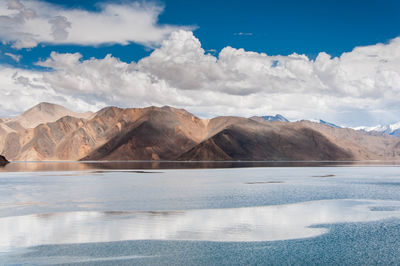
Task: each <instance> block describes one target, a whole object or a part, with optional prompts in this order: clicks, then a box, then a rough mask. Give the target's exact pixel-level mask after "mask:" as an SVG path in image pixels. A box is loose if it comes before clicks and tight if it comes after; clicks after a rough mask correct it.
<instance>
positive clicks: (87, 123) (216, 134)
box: [0, 104, 400, 160]
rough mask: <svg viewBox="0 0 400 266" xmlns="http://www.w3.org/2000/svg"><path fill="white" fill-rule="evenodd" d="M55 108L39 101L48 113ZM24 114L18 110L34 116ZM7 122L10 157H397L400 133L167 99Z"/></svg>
mask: <svg viewBox="0 0 400 266" xmlns="http://www.w3.org/2000/svg"><path fill="white" fill-rule="evenodd" d="M53 107H54V106H52V105H50V106H48V105H47V104H40V105H38V106H37V108H40V109H41V111H42V112H44V114H43V115H40V116H41V117H42V118H43V117H47V118H46V119H49V116H48V115H49V114H50V113H51V112H50V110H52V108H53ZM54 108H55V109H56V110H61V109H60V108H58V107H57V106H56V107H54ZM33 109H34V108H33ZM33 109H31V111H32V110H33ZM29 113H30V111H27V112H25V113H24V115H23V116H24V117H25V118H27V117H30V118H29V119H31V118H32V119H35V118H37V117H35V116H31V115H27V114H29ZM55 113H57V114H55ZM53 114H54V116H52V117H53V118H54V117H55V116H57V115H61V114H62V112H58V111H55V112H54V113H53ZM43 119H44V118H43ZM6 122H10V120H8V121H0V152H1V153H2V154H4V155H5V156H6V157H7V158H8V159H10V160H82V159H83V160H175V159H179V160H370V159H379V160H393V159H400V140H399V139H398V138H395V137H390V136H371V135H368V134H365V133H363V132H360V131H355V130H352V129H341V128H332V127H329V126H325V125H321V124H317V123H312V122H309V121H301V122H296V123H283V122H268V121H264V120H255V119H248V118H242V117H232V116H230V117H229V116H226V117H216V118H213V119H199V118H197V117H195V116H194V115H192V114H190V113H188V112H187V111H185V110H183V109H176V108H172V107H167V106H165V107H162V108H159V107H147V108H126V109H122V108H117V107H107V108H104V109H102V110H100V111H98V112H97V113H95V114H93V115H91V116H90V118H88V119H84V118H77V117H72V116H64V117H62V118H60V119H58V120H57V121H55V122H47V123H41V124H39V125H38V126H36V127H35V128H28V129H20V128H18V125H19V123H16V122H15V121H13V122H15V123H16V124H6ZM32 123H33V122H32ZM32 123H31V124H32Z"/></svg>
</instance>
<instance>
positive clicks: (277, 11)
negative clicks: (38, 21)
mask: <svg viewBox="0 0 400 266" xmlns="http://www.w3.org/2000/svg"><path fill="white" fill-rule="evenodd" d="M46 2H49V3H53V4H57V5H60V6H63V7H66V8H80V9H86V10H92V11H99V10H100V6H101V4H102V3H111V2H113V3H127V2H129V1H96V0H85V1H81V0H68V1H65V0H48V1H46ZM152 2H153V3H157V4H158V5H160V6H163V7H164V11H163V12H162V13H161V14H160V16H159V23H160V24H172V25H190V26H194V27H195V30H194V33H195V35H196V37H197V38H199V39H200V40H201V41H202V46H203V48H204V49H205V50H217V51H220V50H221V49H222V48H224V47H226V46H232V47H235V48H244V49H245V50H248V51H256V52H264V53H267V54H268V55H278V54H280V55H289V54H291V53H293V52H296V53H298V54H305V55H307V56H309V57H310V58H315V57H316V56H317V55H318V53H319V52H321V51H324V52H327V53H328V54H330V55H332V56H340V55H341V54H342V53H343V52H349V51H351V50H352V49H353V48H354V47H356V46H364V45H372V44H376V43H380V42H383V43H385V42H388V41H389V40H390V39H393V38H395V37H397V36H400V19H399V15H398V14H399V11H400V2H399V1H390V0H389V1H387V0H386V1H375V0H358V1H344V0H326V1H321V0H308V1H296V0H281V1H245V2H244V1H238V0H233V1H222V0H220V1H210V0H204V1H185V0H170V1H168V0H167V1H152ZM241 33H242V34H241ZM0 50H2V51H3V52H13V53H18V54H20V55H22V58H21V62H20V63H19V64H17V63H16V62H15V61H14V60H11V59H10V58H7V57H2V58H1V59H0V60H1V62H2V63H8V64H12V65H18V66H20V67H28V68H29V67H32V63H33V62H36V61H37V60H39V59H40V58H46V57H48V56H49V55H50V53H51V52H52V51H57V52H61V53H66V52H70V53H71V52H72V53H73V52H80V53H81V54H82V55H83V58H90V57H96V58H103V57H104V56H105V55H107V54H110V53H111V54H113V55H114V56H116V57H118V58H120V59H121V60H123V61H125V62H130V61H132V60H135V61H137V60H139V59H141V58H142V57H144V56H147V55H149V54H150V53H151V51H152V49H149V48H148V47H144V46H143V45H140V44H135V43H131V44H129V45H119V44H117V45H112V44H104V45H99V46H97V47H93V46H82V45H50V44H44V45H39V46H37V47H35V48H32V49H22V50H19V51H15V50H14V49H12V48H10V45H1V46H0Z"/></svg>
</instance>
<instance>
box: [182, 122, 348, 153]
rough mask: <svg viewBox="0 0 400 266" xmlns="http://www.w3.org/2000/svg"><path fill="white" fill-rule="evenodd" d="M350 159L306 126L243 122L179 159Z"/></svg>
mask: <svg viewBox="0 0 400 266" xmlns="http://www.w3.org/2000/svg"><path fill="white" fill-rule="evenodd" d="M208 158H213V160H351V159H353V155H352V153H351V152H348V151H347V150H345V149H344V148H341V147H339V146H337V145H336V144H334V143H332V142H331V141H329V140H328V139H327V138H326V137H324V136H323V135H322V134H320V133H319V132H317V131H315V130H312V129H310V128H307V127H303V128H296V127H293V126H291V125H289V124H287V123H280V122H276V123H269V124H267V123H259V122H257V121H253V120H250V119H247V120H245V119H242V121H241V123H240V124H232V125H229V126H227V127H226V128H225V129H223V130H222V131H220V132H218V133H217V134H215V135H214V136H212V137H211V138H209V139H207V140H205V141H204V142H202V143H200V144H199V145H197V146H195V147H193V148H192V149H191V150H189V151H188V152H186V153H184V154H182V155H181V156H180V157H179V159H180V160H208Z"/></svg>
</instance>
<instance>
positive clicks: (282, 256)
mask: <svg viewBox="0 0 400 266" xmlns="http://www.w3.org/2000/svg"><path fill="white" fill-rule="evenodd" d="M296 166H298V165H296ZM12 167H13V168H9V169H13V170H10V171H5V172H1V173H0V265H21V264H23V265H25V264H26V265H51V264H77V265H99V264H100V265H110V264H117V265H132V264H138V265H168V264H169V265H171V264H174V265H176V264H178V265H179V264H180V265H235V264H260V265H268V264H270V265H277V264H285V265H287V264H297V265H306V264H307V265H310V264H311V265H315V264H319V265H320V264H332V265H333V264H352V265H365V264H369V265H376V264H380V265H383V264H384V265H388V264H395V265H398V264H400V240H398V239H399V236H400V171H399V170H400V168H399V167H397V166H388V165H386V166H382V165H381V166H378V165H369V166H365V165H363V166H354V165H353V166H348V165H340V166H332V165H329V164H324V165H316V166H314V167H310V166H308V165H303V167H279V165H274V167H251V168H224V169H221V168H216V169H145V168H144V169H145V170H140V171H138V170H133V169H131V170H130V169H129V168H133V167H120V166H118V167H87V166H84V167H83V166H81V165H80V164H79V166H78V165H77V164H72V165H66V164H63V165H61V166H56V165H55V164H51V167H50V168H49V167H47V166H44V165H43V164H39V165H29V167H27V166H21V165H18V164H14V165H12ZM32 167H33V168H35V171H34V172H33V170H32ZM107 168H108V169H109V170H107ZM110 168H112V169H111V170H110ZM18 169H20V170H23V171H22V172H19V171H17V170H18ZM30 169H31V170H30ZM37 169H40V171H37ZM121 169H123V170H121ZM49 170H50V171H49Z"/></svg>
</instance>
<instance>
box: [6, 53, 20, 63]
mask: <svg viewBox="0 0 400 266" xmlns="http://www.w3.org/2000/svg"><path fill="white" fill-rule="evenodd" d="M4 55H6V56H9V57H11V58H12V59H13V60H14V61H15V62H19V61H20V60H21V57H22V56H21V55H16V54H12V53H4Z"/></svg>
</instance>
